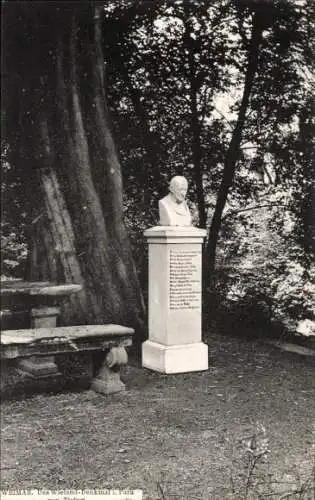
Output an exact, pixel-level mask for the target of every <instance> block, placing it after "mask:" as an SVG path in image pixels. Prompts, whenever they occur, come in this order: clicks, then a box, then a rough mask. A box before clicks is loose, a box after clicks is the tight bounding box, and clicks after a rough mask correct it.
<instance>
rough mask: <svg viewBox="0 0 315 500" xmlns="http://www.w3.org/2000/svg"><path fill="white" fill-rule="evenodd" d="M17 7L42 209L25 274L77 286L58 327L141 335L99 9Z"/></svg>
mask: <svg viewBox="0 0 315 500" xmlns="http://www.w3.org/2000/svg"><path fill="white" fill-rule="evenodd" d="M56 5H57V6H56ZM19 9H21V14H22V17H23V15H24V16H25V17H26V20H27V22H25V24H24V25H23V26H26V30H28V31H27V32H25V33H24V34H23V36H25V38H27V37H28V36H30V33H34V32H35V36H34V37H33V38H31V40H32V43H31V44H30V47H29V48H28V49H27V50H26V51H25V53H24V57H25V56H26V57H28V58H29V60H30V61H31V59H32V58H37V61H36V62H37V64H36V66H34V67H33V68H32V67H30V68H28V67H27V64H26V65H22V66H21V67H22V70H23V73H24V74H23V78H24V81H25V83H24V85H25V88H26V90H27V94H28V99H27V103H28V105H27V106H25V108H24V110H23V111H24V118H23V119H24V125H25V124H26V122H27V121H30V123H32V128H31V130H28V131H27V135H26V134H25V136H24V140H25V141H29V142H30V143H31V144H32V148H31V154H32V155H33V166H34V168H35V169H36V176H37V179H38V180H39V182H38V186H37V188H40V190H38V192H37V193H38V196H39V197H40V198H37V201H36V198H34V203H35V205H36V204H37V207H36V206H35V208H34V211H35V215H36V210H37V211H38V213H39V212H40V211H42V206H41V205H43V206H44V207H45V210H44V213H43V214H41V216H40V217H38V218H37V217H36V216H35V217H34V219H35V221H37V223H34V224H33V229H34V231H33V245H32V248H33V249H32V259H31V260H32V275H31V277H32V278H36V279H41V278H43V279H53V280H57V281H64V282H79V283H82V284H83V287H84V291H83V292H82V293H81V294H79V295H78V297H76V298H75V297H73V298H72V300H71V307H70V306H69V307H68V308H65V309H64V314H63V317H62V321H63V323H65V324H66V323H70V322H72V323H106V322H114V323H122V324H125V325H131V326H134V327H135V328H136V329H137V331H138V334H139V336H141V337H142V336H143V328H144V305H143V301H142V296H141V291H140V287H139V283H138V279H137V273H136V270H135V267H134V263H133V260H132V256H131V251H130V247H129V242H128V237H127V234H126V231H125V227H124V221H123V198H122V195H123V191H122V190H123V187H122V177H121V171H120V164H119V160H118V156H117V152H116V149H115V144H114V140H113V136H112V133H111V129H110V125H109V114H108V109H107V103H106V96H105V91H104V85H103V80H104V75H103V66H104V64H103V56H102V48H101V32H100V29H101V28H100V26H101V25H100V22H101V21H100V17H101V9H100V7H96V6H94V5H92V4H88V3H87V4H85V3H80V2H78V3H76V2H74V3H70V2H69V3H65V4H64V5H63V6H62V8H61V9H60V7H58V4H53V3H45V4H42V3H39V4H36V5H35V4H33V6H32V9H31V10H30V11H28V10H27V9H28V6H26V7H23V6H22V7H21V6H19ZM20 18H21V17H20ZM17 29H21V26H19V23H17ZM24 29H25V28H24ZM13 36H14V33H13ZM17 56H19V53H17ZM21 67H20V70H21ZM31 82H33V85H32V86H31V85H30V84H31ZM25 102H26V101H25ZM30 102H32V103H33V106H32V108H29V103H30ZM30 116H31V118H30ZM22 121H23V120H22ZM24 130H25V129H24ZM21 133H23V130H21ZM39 200H43V201H42V203H40V202H39Z"/></svg>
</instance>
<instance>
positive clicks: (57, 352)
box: [1, 324, 134, 394]
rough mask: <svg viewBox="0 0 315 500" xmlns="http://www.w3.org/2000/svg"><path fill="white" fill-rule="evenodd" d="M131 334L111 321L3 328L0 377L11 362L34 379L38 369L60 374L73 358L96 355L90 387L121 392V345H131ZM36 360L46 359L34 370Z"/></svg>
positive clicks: (123, 358)
mask: <svg viewBox="0 0 315 500" xmlns="http://www.w3.org/2000/svg"><path fill="white" fill-rule="evenodd" d="M133 334H134V330H133V329H132V328H128V327H125V326H121V325H111V324H110V325H81V326H64V327H51V328H32V329H26V330H22V329H20V330H4V331H2V333H1V360H2V366H3V371H4V374H3V375H4V377H3V379H5V372H6V370H5V367H6V366H7V365H8V363H12V362H14V361H15V364H16V368H17V369H18V370H19V371H22V372H24V373H25V372H26V373H28V374H29V375H30V376H32V375H33V377H34V378H37V377H38V376H40V375H41V374H40V371H41V370H42V371H43V370H44V373H42V376H46V377H47V375H50V376H51V375H54V374H56V373H57V374H58V375H60V374H61V375H64V373H65V371H67V372H69V370H70V371H71V365H72V361H73V358H75V357H77V356H80V355H84V354H85V355H86V354H88V355H90V360H92V355H95V354H97V356H96V358H97V357H98V358H99V354H100V355H101V362H99V363H97V365H98V366H96V367H95V366H94V373H92V371H93V366H92V363H91V366H92V370H91V376H92V377H93V376H94V378H93V380H92V384H91V389H93V390H95V391H96V392H101V393H103V394H111V393H114V392H119V391H122V390H124V388H125V386H124V384H123V382H122V381H121V380H120V366H121V365H124V364H126V363H127V361H128V356H127V352H126V350H125V347H128V346H131V345H132V337H133ZM47 357H49V358H47ZM40 359H45V360H48V361H46V363H44V367H43V364H42V363H39V364H38V370H37V369H36V368H37V365H36V363H37V360H40ZM71 360H72V361H71ZM49 365H50V366H49ZM54 368H55V369H54ZM50 370H51V371H50ZM32 371H33V373H32Z"/></svg>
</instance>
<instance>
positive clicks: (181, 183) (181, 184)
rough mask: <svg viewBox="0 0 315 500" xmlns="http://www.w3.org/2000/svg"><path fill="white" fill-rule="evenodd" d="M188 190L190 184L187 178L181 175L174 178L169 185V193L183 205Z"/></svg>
mask: <svg viewBox="0 0 315 500" xmlns="http://www.w3.org/2000/svg"><path fill="white" fill-rule="evenodd" d="M187 190H188V182H187V179H186V178H185V177H183V176H181V175H176V176H175V177H172V179H171V182H170V185H169V191H170V193H171V194H172V197H173V198H174V200H175V201H176V202H177V203H182V202H183V201H184V200H185V198H186V194H187Z"/></svg>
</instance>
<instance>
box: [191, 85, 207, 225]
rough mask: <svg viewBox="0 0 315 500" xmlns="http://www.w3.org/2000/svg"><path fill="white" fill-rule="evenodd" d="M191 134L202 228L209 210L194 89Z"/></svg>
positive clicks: (192, 94) (192, 93) (193, 91)
mask: <svg viewBox="0 0 315 500" xmlns="http://www.w3.org/2000/svg"><path fill="white" fill-rule="evenodd" d="M191 135H192V157H193V164H194V177H195V184H196V192H197V204H198V213H199V225H200V227H202V228H205V227H206V224H207V212H206V204H205V196H204V190H203V182H202V165H201V140H200V124H199V121H198V110H197V93H196V91H195V90H194V89H192V92H191Z"/></svg>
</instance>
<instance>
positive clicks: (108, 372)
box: [91, 347, 128, 394]
mask: <svg viewBox="0 0 315 500" xmlns="http://www.w3.org/2000/svg"><path fill="white" fill-rule="evenodd" d="M127 361H128V356H127V352H126V350H125V349H124V348H123V347H113V348H112V349H111V350H110V351H109V353H108V354H107V356H106V357H105V360H104V362H103V364H102V366H101V368H100V370H99V372H98V375H97V376H96V377H95V378H94V380H93V381H92V384H91V389H92V390H93V391H95V392H100V393H101V394H113V393H115V392H121V391H124V390H125V384H124V383H123V382H122V381H121V380H120V366H121V365H124V364H126V363H127Z"/></svg>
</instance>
